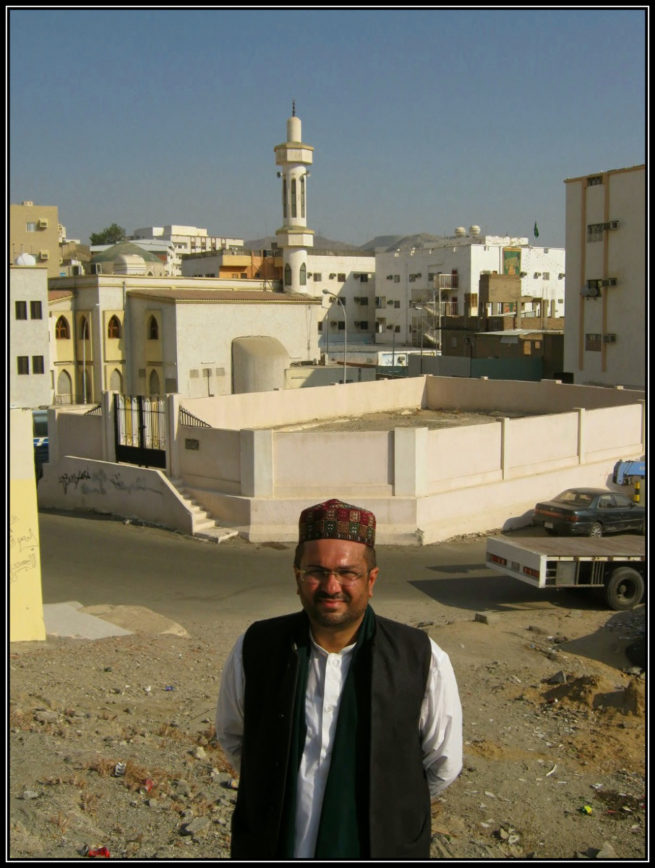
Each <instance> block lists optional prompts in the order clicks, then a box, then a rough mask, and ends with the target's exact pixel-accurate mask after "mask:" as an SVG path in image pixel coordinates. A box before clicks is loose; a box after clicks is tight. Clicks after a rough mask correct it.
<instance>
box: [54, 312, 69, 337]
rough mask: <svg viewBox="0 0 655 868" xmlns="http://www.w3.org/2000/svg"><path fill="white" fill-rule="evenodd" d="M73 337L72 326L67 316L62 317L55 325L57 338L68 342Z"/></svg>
mask: <svg viewBox="0 0 655 868" xmlns="http://www.w3.org/2000/svg"><path fill="white" fill-rule="evenodd" d="M70 336H71V329H70V325H69V324H68V320H67V319H66V317H65V316H60V317H59V319H58V320H57V323H56V325H55V337H56V338H57V340H58V341H62V340H68V339H69V338H70Z"/></svg>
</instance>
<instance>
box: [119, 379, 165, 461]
mask: <svg viewBox="0 0 655 868" xmlns="http://www.w3.org/2000/svg"><path fill="white" fill-rule="evenodd" d="M114 419H115V423H116V424H115V429H116V460H117V461H125V462H127V463H128V464H139V465H141V466H143V467H163V468H165V467H166V431H167V428H168V425H167V422H168V419H167V413H166V398H149V397H147V396H145V395H132V396H130V395H114Z"/></svg>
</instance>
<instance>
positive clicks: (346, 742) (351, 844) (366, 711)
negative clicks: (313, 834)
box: [280, 606, 375, 859]
mask: <svg viewBox="0 0 655 868" xmlns="http://www.w3.org/2000/svg"><path fill="white" fill-rule="evenodd" d="M374 633H375V614H374V612H373V609H372V608H371V607H370V606H368V607H367V608H366V612H365V613H364V620H363V621H362V624H361V626H360V628H359V631H358V635H357V643H356V645H355V648H354V650H353V659H352V660H351V662H350V668H349V670H348V675H347V676H346V681H345V684H344V686H343V692H342V695H341V703H340V705H339V717H338V719H337V726H336V731H335V735H334V746H333V748H332V756H331V759H330V770H329V772H328V778H327V782H326V785H325V794H324V796H323V805H322V809H321V820H320V825H319V830H318V837H317V841H316V852H315V854H314V858H316V859H362V858H364V859H366V858H368V855H369V841H368V779H369V778H368V772H369V769H368V759H369V743H370V738H369V737H370V680H371V679H370V675H371V665H370V660H371V655H370V639H371V638H372V637H373V634H374ZM298 661H299V665H298V676H297V681H296V695H295V703H294V721H293V733H292V736H291V750H290V756H289V766H288V771H287V788H286V793H285V804H284V812H283V819H282V834H281V836H280V843H281V852H280V856H281V857H282V858H287V859H292V858H293V848H294V832H295V829H294V821H295V809H296V781H297V777H298V768H299V767H300V760H301V757H302V752H303V748H304V744H305V737H306V734H307V727H306V725H305V692H306V689H307V672H308V669H309V639H308V642H307V644H302V645H299V646H298Z"/></svg>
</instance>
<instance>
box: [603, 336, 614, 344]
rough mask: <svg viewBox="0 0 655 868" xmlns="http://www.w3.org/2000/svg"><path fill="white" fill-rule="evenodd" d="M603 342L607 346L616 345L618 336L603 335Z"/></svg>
mask: <svg viewBox="0 0 655 868" xmlns="http://www.w3.org/2000/svg"><path fill="white" fill-rule="evenodd" d="M603 342H604V343H606V344H615V343H616V335H614V334H607V335H603Z"/></svg>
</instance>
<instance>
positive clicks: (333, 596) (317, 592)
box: [296, 539, 378, 630]
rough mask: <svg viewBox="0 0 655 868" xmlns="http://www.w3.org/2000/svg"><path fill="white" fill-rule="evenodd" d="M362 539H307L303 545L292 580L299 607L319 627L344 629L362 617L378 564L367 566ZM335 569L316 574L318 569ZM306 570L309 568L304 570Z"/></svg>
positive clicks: (370, 593)
mask: <svg viewBox="0 0 655 868" xmlns="http://www.w3.org/2000/svg"><path fill="white" fill-rule="evenodd" d="M365 554H366V546H365V545H364V544H363V543H358V542H350V541H349V540H340V539H318V540H310V541H308V542H306V543H304V545H303V549H302V554H301V556H300V567H299V568H298V569H296V584H297V586H298V595H299V597H300V600H301V602H302V606H303V609H304V610H305V611H306V612H307V615H308V617H309V620H310V621H311V623H312V624H315V625H316V626H320V627H321V628H323V629H325V628H335V629H338V630H340V629H347V628H348V627H349V626H357V625H358V624H359V622H360V621H361V619H362V618H363V617H364V612H365V611H366V606H367V605H368V601H369V598H370V597H372V596H373V585H374V584H375V580H376V579H377V576H378V568H377V567H374V568H373V569H372V570H369V568H368V566H367V563H366V557H365ZM327 570H338V571H339V574H340V575H341V577H342V578H346V579H348V578H351V577H352V576H357V578H356V579H355V581H346V582H343V581H342V582H341V583H340V582H339V576H337V575H335V573H329V574H327V575H324V576H322V577H321V578H318V576H319V575H320V573H321V572H322V571H327ZM307 571H309V572H307Z"/></svg>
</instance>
